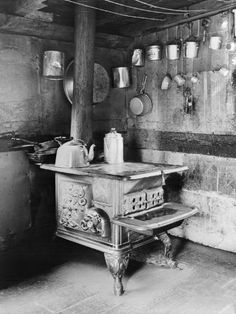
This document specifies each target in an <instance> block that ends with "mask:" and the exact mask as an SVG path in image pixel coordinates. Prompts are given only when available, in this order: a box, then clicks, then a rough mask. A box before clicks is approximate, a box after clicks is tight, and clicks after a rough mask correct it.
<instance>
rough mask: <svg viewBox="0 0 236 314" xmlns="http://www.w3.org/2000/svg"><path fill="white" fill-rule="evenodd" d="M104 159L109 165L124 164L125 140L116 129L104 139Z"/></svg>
mask: <svg viewBox="0 0 236 314" xmlns="http://www.w3.org/2000/svg"><path fill="white" fill-rule="evenodd" d="M104 159H105V162H107V163H109V164H119V163H122V162H124V157H123V138H122V136H121V134H120V133H117V132H116V129H115V128H112V129H111V131H110V132H109V133H107V134H106V135H105V137H104Z"/></svg>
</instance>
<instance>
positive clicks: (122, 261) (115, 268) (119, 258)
mask: <svg viewBox="0 0 236 314" xmlns="http://www.w3.org/2000/svg"><path fill="white" fill-rule="evenodd" d="M104 257H105V261H106V264H107V268H108V269H109V271H110V272H111V274H112V277H113V278H114V294H115V295H118V296H120V295H122V294H123V293H124V288H123V284H122V277H123V276H124V273H125V271H126V269H127V267H128V263H129V254H121V255H117V254H112V253H104Z"/></svg>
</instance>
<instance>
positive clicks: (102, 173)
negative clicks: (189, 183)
mask: <svg viewBox="0 0 236 314" xmlns="http://www.w3.org/2000/svg"><path fill="white" fill-rule="evenodd" d="M41 168H42V169H45V170H51V171H55V172H61V173H68V174H75V175H91V176H99V177H110V178H114V179H115V178H116V179H120V180H135V179H140V178H146V177H151V176H157V175H162V174H170V173H174V172H182V171H186V170H188V167H187V166H178V165H169V164H154V163H141V162H124V163H121V164H114V165H112V164H107V163H94V164H91V165H90V166H88V167H83V168H61V167H56V166H55V165H53V164H43V165H41Z"/></svg>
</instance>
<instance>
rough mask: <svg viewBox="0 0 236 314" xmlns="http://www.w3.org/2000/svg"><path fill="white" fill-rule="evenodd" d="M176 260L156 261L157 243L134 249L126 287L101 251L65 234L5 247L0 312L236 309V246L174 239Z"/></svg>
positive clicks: (205, 312)
mask: <svg viewBox="0 0 236 314" xmlns="http://www.w3.org/2000/svg"><path fill="white" fill-rule="evenodd" d="M173 240H174V241H173V243H174V255H175V258H176V260H177V261H178V267H177V268H174V269H171V268H167V267H160V266H159V264H160V263H159V261H160V259H159V256H160V250H159V248H158V247H159V246H158V245H156V244H153V245H151V246H149V247H147V248H145V249H143V250H141V251H139V252H138V254H136V257H139V258H136V259H138V260H139V261H135V260H131V261H130V263H129V267H128V270H127V272H126V275H125V277H124V280H123V282H124V288H125V293H124V295H123V296H120V297H116V296H114V295H113V279H112V276H111V275H110V273H109V272H108V270H107V268H106V265H105V261H104V257H103V254H102V253H101V252H98V251H95V250H92V249H89V248H85V247H82V246H80V245H77V244H74V243H71V242H68V241H66V240H62V239H58V238H57V239H56V240H54V242H52V243H50V244H46V243H41V245H38V246H37V248H36V247H32V248H31V250H30V251H28V250H27V251H26V250H24V249H22V250H20V251H19V252H18V254H16V253H14V254H13V253H12V254H9V252H8V254H2V255H1V260H0V280H1V281H0V284H1V290H0V314H50V313H51V314H52V313H62V314H85V313H86V314H97V313H107V314H108V313H112V314H118V313H126V314H127V313H129V314H135V313H142V314H143V313H145V314H152V313H157V314H213V313H214V314H235V313H236V298H235V296H236V254H233V253H229V252H224V251H219V250H215V249H211V248H207V247H203V246H201V245H197V244H194V243H191V242H188V241H185V240H181V239H177V238H176V239H173Z"/></svg>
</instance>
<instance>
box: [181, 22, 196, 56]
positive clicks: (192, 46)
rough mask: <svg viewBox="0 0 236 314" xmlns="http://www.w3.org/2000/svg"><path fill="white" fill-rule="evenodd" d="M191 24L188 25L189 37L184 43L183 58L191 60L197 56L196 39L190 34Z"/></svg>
mask: <svg viewBox="0 0 236 314" xmlns="http://www.w3.org/2000/svg"><path fill="white" fill-rule="evenodd" d="M192 30H193V23H189V37H188V38H187V39H186V41H185V42H184V51H185V58H187V59H193V58H196V57H197V55H198V48H199V43H198V41H197V38H196V37H195V36H193V34H192Z"/></svg>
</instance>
